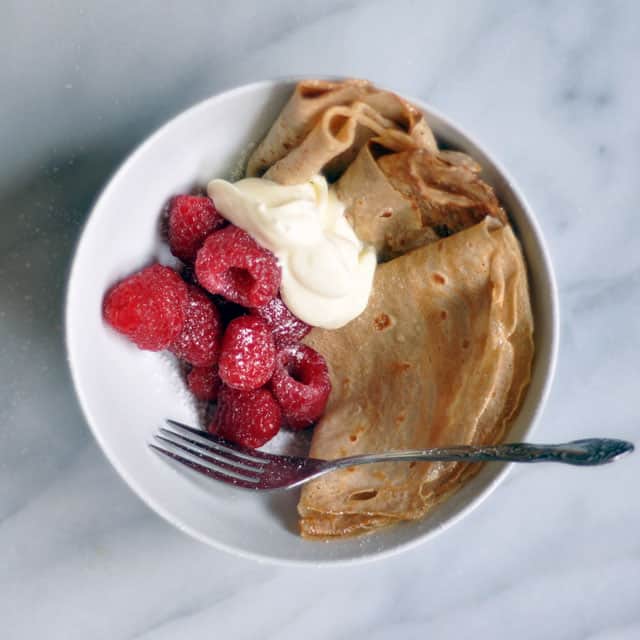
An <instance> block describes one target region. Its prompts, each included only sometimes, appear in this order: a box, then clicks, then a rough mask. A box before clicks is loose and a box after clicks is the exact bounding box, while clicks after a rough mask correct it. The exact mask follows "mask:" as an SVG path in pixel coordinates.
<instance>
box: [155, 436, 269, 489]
mask: <svg viewBox="0 0 640 640" xmlns="http://www.w3.org/2000/svg"><path fill="white" fill-rule="evenodd" d="M149 447H151V448H152V449H153V450H154V451H157V452H158V453H160V454H161V455H163V456H166V457H168V458H171V459H172V460H175V461H177V462H179V463H180V464H183V465H184V466H186V467H189V468H191V469H193V470H194V471H196V472H198V473H201V474H203V475H205V476H207V477H209V478H213V479H214V480H220V481H222V482H225V483H227V484H233V485H235V486H236V487H242V488H243V489H257V488H258V486H257V484H258V483H257V481H248V480H243V479H241V478H237V477H234V476H229V475H227V474H226V473H220V472H218V471H215V470H214V469H211V468H209V467H206V466H204V465H202V464H200V463H198V462H196V461H195V460H190V459H189V458H185V457H184V456H182V455H180V454H179V453H175V452H173V451H169V450H168V449H164V448H163V447H159V446H157V445H155V444H153V443H149Z"/></svg>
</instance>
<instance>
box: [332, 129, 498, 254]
mask: <svg viewBox="0 0 640 640" xmlns="http://www.w3.org/2000/svg"><path fill="white" fill-rule="evenodd" d="M478 172H479V167H478V165H477V164H476V163H475V161H474V160H472V159H471V158H470V157H469V156H467V155H466V154H464V153H460V152H456V151H440V152H438V153H433V152H431V151H429V150H428V149H416V148H413V147H410V148H408V149H404V150H399V151H394V150H393V149H390V148H389V147H387V146H385V145H384V144H383V143H381V142H380V141H379V140H377V139H374V140H371V141H369V142H368V143H367V144H365V145H364V146H363V147H362V148H361V150H360V152H359V153H358V156H357V157H356V159H355V160H354V161H353V162H352V163H351V165H350V166H349V167H348V168H347V169H346V171H345V172H344V174H343V175H342V177H341V178H340V179H339V180H338V182H337V185H336V188H337V194H338V197H339V198H340V200H341V201H342V202H344V203H345V205H346V215H347V218H348V219H349V222H351V225H352V226H353V228H354V230H355V232H356V235H357V236H358V237H359V238H360V239H361V240H362V241H363V242H365V243H367V244H372V245H373V246H374V247H375V248H376V251H377V253H378V257H379V259H380V260H381V261H385V260H389V259H391V258H393V257H395V256H398V255H401V254H403V253H406V252H407V251H409V250H411V249H415V248H418V247H420V246H423V245H425V244H428V243H429V242H434V241H435V240H438V238H440V237H446V236H448V235H451V234H452V233H457V232H458V231H462V230H463V229H467V228H468V227H470V226H473V225H474V224H476V223H478V222H480V221H481V220H482V219H483V218H485V217H486V216H493V217H494V218H497V219H498V220H500V221H501V222H503V223H506V222H507V217H506V214H505V212H504V211H503V209H502V207H501V206H500V203H499V202H498V199H497V198H496V196H495V193H494V192H493V189H491V187H489V185H488V184H487V183H486V182H484V181H483V180H482V179H481V178H480V176H479V175H478Z"/></svg>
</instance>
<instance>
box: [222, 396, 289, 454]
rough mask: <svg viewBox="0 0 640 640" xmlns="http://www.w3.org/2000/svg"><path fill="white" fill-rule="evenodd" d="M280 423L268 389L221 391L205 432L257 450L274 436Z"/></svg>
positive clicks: (273, 400)
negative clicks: (207, 430) (207, 429)
mask: <svg viewBox="0 0 640 640" xmlns="http://www.w3.org/2000/svg"><path fill="white" fill-rule="evenodd" d="M281 420H282V412H281V411H280V407H279V406H278V403H277V402H276V399H275V398H274V397H273V394H272V393H271V391H269V390H268V389H254V390H252V391H239V390H237V389H230V388H229V387H222V389H221V390H220V393H219V395H218V409H217V411H216V415H215V417H214V419H213V421H212V422H211V424H210V425H209V431H210V432H211V433H216V434H217V435H219V436H221V437H223V438H225V439H227V440H230V441H231V442H236V443H237V444H240V445H242V446H245V447H252V448H254V449H257V448H258V447H261V446H262V445H263V444H265V442H268V441H269V440H271V438H273V436H275V435H276V433H278V431H279V430H280V422H281Z"/></svg>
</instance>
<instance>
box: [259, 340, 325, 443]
mask: <svg viewBox="0 0 640 640" xmlns="http://www.w3.org/2000/svg"><path fill="white" fill-rule="evenodd" d="M271 389H272V390H273V394H274V395H275V397H276V399H277V400H278V402H279V403H280V407H281V409H282V413H283V415H284V422H285V424H286V425H287V426H288V427H289V428H291V429H293V430H294V431H297V430H299V429H304V428H305V427H308V426H310V425H312V424H313V423H314V422H315V421H316V420H318V418H320V416H321V415H322V414H323V413H324V409H325V406H326V404H327V400H328V399H329V394H330V393H331V381H330V380H329V370H328V368H327V363H326V362H325V359H324V358H323V357H322V356H321V355H320V354H319V353H318V352H317V351H314V350H313V349H312V348H311V347H307V346H306V345H302V344H301V345H296V346H290V347H285V348H284V349H282V350H281V351H280V352H278V355H277V356H276V367H275V370H274V372H273V378H272V379H271Z"/></svg>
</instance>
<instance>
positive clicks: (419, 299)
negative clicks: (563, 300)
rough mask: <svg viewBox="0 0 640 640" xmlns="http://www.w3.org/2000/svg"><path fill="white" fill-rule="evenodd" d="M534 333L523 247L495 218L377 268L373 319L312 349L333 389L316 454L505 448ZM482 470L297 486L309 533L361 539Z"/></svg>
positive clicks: (398, 466) (401, 471)
mask: <svg viewBox="0 0 640 640" xmlns="http://www.w3.org/2000/svg"><path fill="white" fill-rule="evenodd" d="M532 335H533V321H532V315H531V308H530V304H529V294H528V288H527V277H526V269H525V264H524V260H523V257H522V254H521V252H520V247H519V244H518V241H517V240H516V238H515V236H514V235H513V232H512V230H511V228H510V227H509V226H508V225H503V224H502V223H501V222H499V221H498V220H496V219H495V218H493V217H486V218H485V219H484V220H483V221H481V222H480V223H478V224H475V225H474V226H472V227H470V228H468V229H466V230H464V231H461V232H459V233H457V234H455V235H452V236H451V237H448V238H446V239H441V240H438V241H437V242H434V243H431V244H429V245H426V246H424V247H421V248H419V249H416V250H414V251H411V252H409V253H407V254H406V255H403V256H401V257H398V258H395V259H394V260H391V261H389V262H386V263H384V264H382V265H380V266H379V267H378V269H377V271H376V275H375V281H374V288H373V292H372V296H371V299H370V301H369V305H368V307H367V309H366V310H365V311H364V313H362V314H361V315H360V316H359V317H358V318H356V319H355V320H353V321H352V322H350V323H349V324H348V325H346V326H345V327H343V328H341V329H337V330H333V331H326V330H320V329H314V330H313V331H312V332H311V333H310V334H309V336H307V338H306V340H305V342H306V343H307V344H309V345H310V346H311V347H313V348H314V349H316V350H317V351H319V352H320V353H321V354H322V355H323V356H324V357H325V358H326V360H327V363H328V365H329V369H330V375H331V382H332V392H331V396H330V398H329V402H328V405H327V408H326V412H325V414H324V416H323V418H322V419H321V420H320V422H319V423H318V425H317V426H316V427H315V430H314V433H313V439H312V444H311V451H310V455H311V456H313V457H317V458H325V459H334V458H340V457H344V456H349V455H355V454H362V453H372V452H385V451H392V450H401V449H420V448H427V447H437V446H444V445H448V444H494V443H497V442H499V441H500V440H501V439H502V437H503V435H504V434H505V430H506V426H507V424H508V422H509V421H510V420H511V419H512V418H513V416H514V415H515V413H516V411H517V409H518V407H519V404H520V400H521V397H522V394H523V391H524V389H525V388H526V386H527V384H528V382H529V378H530V371H531V362H532V358H533V337H532ZM479 466H480V465H478V464H475V465H465V464H462V463H423V462H419V463H399V462H394V463H382V464H375V465H364V466H358V467H352V468H349V469H345V470H340V471H336V472H333V473H331V474H328V475H326V476H324V477H321V478H319V479H317V480H315V481H313V482H311V483H310V484H309V485H307V486H306V487H305V488H304V489H303V490H302V494H301V498H300V502H299V505H298V511H299V515H300V531H301V534H302V535H303V536H305V537H310V538H330V537H336V536H345V535H353V534H359V533H363V532H367V531H372V530H375V529H377V528H379V527H382V526H386V525H388V524H391V523H394V522H398V521H401V520H413V519H416V518H420V517H422V516H424V515H425V514H426V513H427V512H428V511H429V510H430V509H432V508H433V506H434V505H435V504H437V503H438V502H439V501H440V500H442V499H443V498H444V497H445V496H447V495H449V494H450V493H451V492H452V491H455V489H456V488H458V487H459V486H460V484H461V482H462V481H463V479H464V478H466V477H468V476H469V475H471V474H472V473H475V472H477V470H478V469H479Z"/></svg>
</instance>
